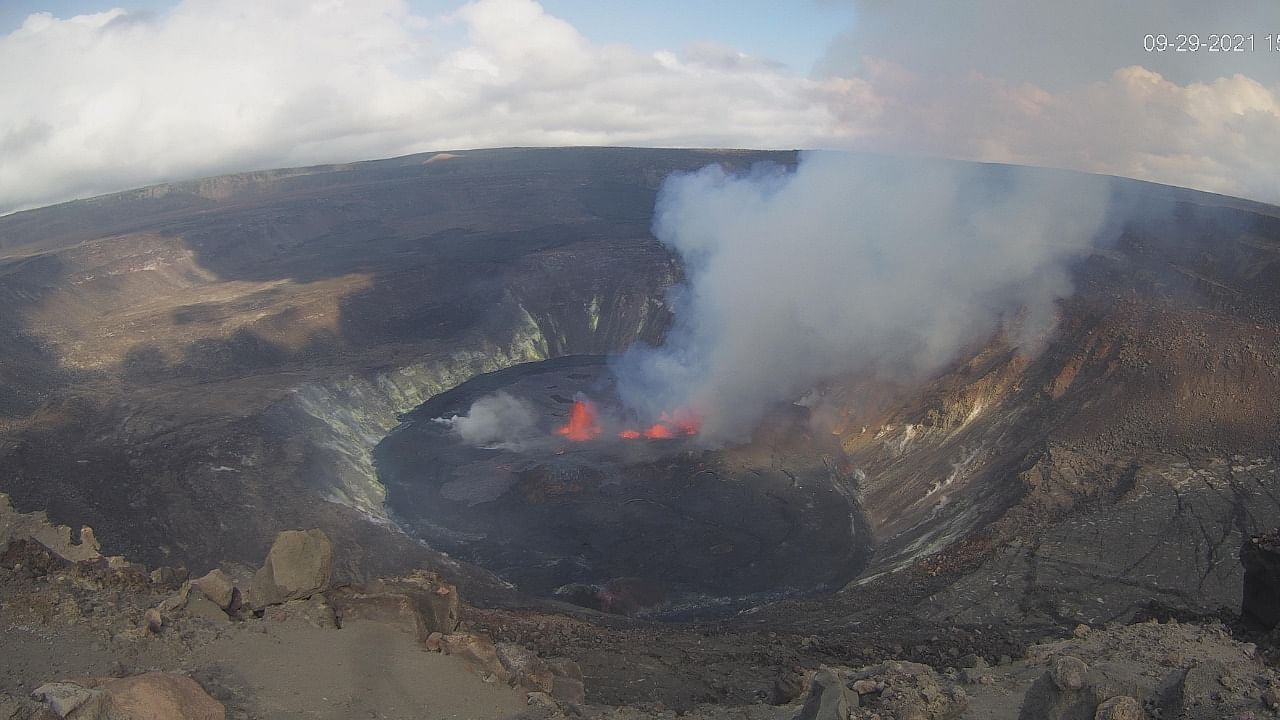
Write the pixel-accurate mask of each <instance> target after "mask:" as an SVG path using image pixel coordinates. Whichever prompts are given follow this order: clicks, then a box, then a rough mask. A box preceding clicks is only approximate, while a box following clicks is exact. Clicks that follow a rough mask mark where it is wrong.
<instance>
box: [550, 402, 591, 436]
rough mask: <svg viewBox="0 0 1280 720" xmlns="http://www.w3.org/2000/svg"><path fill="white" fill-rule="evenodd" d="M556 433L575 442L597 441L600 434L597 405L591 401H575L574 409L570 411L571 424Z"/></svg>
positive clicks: (565, 425) (566, 424)
mask: <svg viewBox="0 0 1280 720" xmlns="http://www.w3.org/2000/svg"><path fill="white" fill-rule="evenodd" d="M556 432H558V433H560V434H561V435H563V436H565V437H567V438H569V439H570V440H572V441H574V442H586V441H588V440H593V439H595V437H596V436H597V435H599V434H600V423H599V422H598V421H597V420H596V406H595V403H593V402H591V401H590V400H575V401H574V403H573V409H572V410H570V411H569V422H567V423H565V424H564V425H563V426H561V427H560V428H558V429H557V430H556Z"/></svg>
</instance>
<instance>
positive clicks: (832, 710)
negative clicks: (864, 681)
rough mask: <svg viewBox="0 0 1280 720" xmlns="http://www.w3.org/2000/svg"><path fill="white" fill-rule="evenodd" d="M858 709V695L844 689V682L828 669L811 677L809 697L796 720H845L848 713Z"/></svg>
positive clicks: (846, 688)
mask: <svg viewBox="0 0 1280 720" xmlns="http://www.w3.org/2000/svg"><path fill="white" fill-rule="evenodd" d="M856 707H858V693H856V692H854V691H852V690H850V689H849V688H848V687H845V684H844V681H843V680H841V679H840V677H839V676H837V675H836V674H835V673H834V672H832V671H831V670H830V669H828V668H822V669H821V670H819V671H818V672H817V674H816V675H814V676H813V683H812V684H811V685H810V686H809V696H808V697H807V698H806V699H805V701H804V707H803V708H801V710H800V714H799V715H796V720H845V719H846V718H848V717H849V711H850V710H851V709H853V708H856Z"/></svg>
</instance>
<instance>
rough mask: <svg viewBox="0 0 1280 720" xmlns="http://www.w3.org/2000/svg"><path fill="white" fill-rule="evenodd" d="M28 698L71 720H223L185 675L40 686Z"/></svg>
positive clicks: (220, 708)
mask: <svg viewBox="0 0 1280 720" xmlns="http://www.w3.org/2000/svg"><path fill="white" fill-rule="evenodd" d="M34 696H35V697H36V698H37V699H38V700H41V701H42V702H43V703H44V704H45V707H46V708H48V709H49V710H50V711H52V713H53V714H54V715H55V716H56V717H62V718H69V719H71V720H225V718H226V716H227V715H226V710H225V709H224V708H223V706H222V703H219V702H218V701H217V700H214V699H213V698H211V697H209V694H208V693H206V692H205V691H204V688H202V687H200V684H199V683H197V682H196V681H194V680H192V679H191V678H189V677H187V676H185V675H177V674H174V673H165V672H150V673H145V674H142V675H135V676H133V677H126V678H91V679H88V680H81V681H75V682H58V683H49V684H47V685H42V686H41V687H39V688H37V689H36V691H35V693H34Z"/></svg>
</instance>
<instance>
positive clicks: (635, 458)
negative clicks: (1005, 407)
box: [375, 357, 869, 614]
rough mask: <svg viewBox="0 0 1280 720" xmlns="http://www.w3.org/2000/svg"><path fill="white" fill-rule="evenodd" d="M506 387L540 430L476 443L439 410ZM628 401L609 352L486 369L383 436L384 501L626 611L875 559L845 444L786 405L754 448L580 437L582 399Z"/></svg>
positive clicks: (749, 594)
mask: <svg viewBox="0 0 1280 720" xmlns="http://www.w3.org/2000/svg"><path fill="white" fill-rule="evenodd" d="M498 390H502V391H505V392H507V393H510V394H511V395H514V396H516V397H517V398H520V399H522V400H524V401H525V402H527V403H529V404H530V405H531V406H532V407H534V408H535V409H536V413H537V416H538V417H539V418H541V420H540V422H542V423H545V427H540V428H539V430H540V432H539V436H540V438H541V439H539V440H537V441H535V442H533V443H526V444H525V445H523V446H521V447H518V448H481V447H473V446H470V445H468V444H466V443H464V442H462V441H461V439H460V438H459V437H458V436H457V435H456V434H455V433H454V432H453V431H452V430H451V429H450V428H449V427H448V426H447V425H444V424H442V423H439V422H435V421H434V418H440V417H451V416H453V415H462V414H466V413H467V411H468V410H469V408H470V407H471V404H472V402H474V401H475V400H476V399H478V398H481V397H484V396H486V395H489V394H491V393H493V392H495V391H498ZM580 392H581V393H585V394H586V395H588V396H589V397H591V398H592V399H593V400H594V401H595V402H597V403H598V404H599V405H600V406H601V407H602V408H605V409H607V408H609V407H610V406H612V405H614V404H615V403H616V400H615V396H614V391H613V386H612V382H611V380H610V378H609V373H608V371H607V368H606V366H605V361H604V359H603V358H599V357H570V358H561V359H557V360H550V361H547V362H542V363H532V364H528V365H522V366H518V367H515V368H510V369H507V370H503V371H499V372H495V373H490V374H487V375H484V376H481V377H478V378H475V379H473V380H471V381H469V382H467V383H464V384H463V385H460V386H458V387H457V388H455V389H453V390H451V391H449V392H446V393H443V394H441V395H438V396H436V397H434V398H432V399H431V400H429V401H428V402H426V403H424V404H423V405H422V406H420V407H419V408H417V409H416V410H415V411H414V412H412V413H411V414H410V415H409V416H408V417H407V418H406V420H405V422H404V423H403V424H402V425H401V426H400V427H399V428H397V429H396V430H395V431H394V432H393V433H392V434H391V435H389V436H388V437H387V438H386V439H385V440H383V442H382V443H381V444H380V445H379V446H378V447H377V449H376V451H375V459H376V461H377V465H378V472H379V476H380V478H381V480H382V482H383V483H384V484H385V485H386V488H387V507H388V508H389V509H390V510H391V512H392V514H393V516H394V517H395V519H396V520H397V522H399V523H400V524H401V525H402V526H404V527H405V528H406V529H407V530H408V531H410V532H412V533H414V534H416V535H417V536H418V537H420V538H422V539H423V540H425V541H427V542H428V543H430V544H431V545H433V546H435V547H438V548H440V549H442V550H445V551H447V552H449V553H450V554H452V555H454V556H455V557H457V558H459V559H462V560H467V561H470V562H473V563H476V564H479V565H481V566H484V567H487V568H489V569H490V570H492V571H494V572H497V573H498V574H499V575H501V576H502V577H504V578H505V579H507V580H509V581H511V582H513V583H514V584H515V585H516V586H517V587H519V588H520V589H522V590H523V591H525V592H529V593H532V594H536V595H544V596H559V597H562V598H565V599H568V600H571V601H573V602H577V603H579V604H582V605H587V606H594V607H598V608H600V609H604V610H609V611H614V612H635V611H637V610H640V609H644V608H649V609H651V610H652V611H655V612H657V613H663V612H666V613H668V614H688V613H691V612H693V613H697V612H699V611H707V610H710V609H732V608H735V607H741V606H743V605H744V604H749V603H750V602H752V601H755V600H759V599H764V598H765V597H775V596H778V595H783V594H793V593H798V592H805V591H813V590H821V589H828V588H834V587H839V586H840V585H842V584H843V583H845V582H847V581H848V580H850V579H851V578H853V577H854V576H856V575H857V573H858V572H859V571H860V570H861V568H862V567H863V566H864V565H865V562H866V556H867V555H868V550H869V549H868V543H867V537H866V533H865V532H864V530H863V524H862V514H861V511H860V509H859V507H858V506H857V503H856V502H855V501H854V500H852V497H853V493H852V492H851V484H850V482H851V481H850V479H849V478H848V477H847V475H846V474H845V470H847V468H844V467H843V455H842V453H841V451H840V448H839V446H838V444H836V443H835V442H833V441H832V440H831V439H830V438H829V437H824V436H822V435H821V434H816V435H815V434H814V433H812V432H810V431H809V430H808V428H807V423H806V422H805V418H804V411H803V409H801V408H789V409H787V410H785V411H782V412H781V413H780V415H781V417H779V418H778V419H777V421H776V422H775V423H774V425H776V426H777V427H773V428H770V429H766V430H765V431H763V432H762V433H761V434H760V436H759V437H758V439H757V441H756V442H754V443H752V444H751V445H748V446H745V447H742V448H735V449H731V450H724V451H720V450H717V451H711V450H704V449H699V448H697V447H696V445H695V444H694V443H693V442H691V441H689V440H670V441H625V440H620V439H617V438H616V437H614V436H613V434H612V433H606V434H605V435H602V436H601V439H599V440H596V441H592V442H588V443H573V442H570V441H568V440H566V439H564V438H562V437H560V436H558V435H556V433H555V432H554V430H555V428H556V427H557V426H559V425H561V424H563V423H564V422H565V420H566V418H567V417H568V413H569V409H570V407H571V406H572V403H573V398H574V396H575V394H577V393H580Z"/></svg>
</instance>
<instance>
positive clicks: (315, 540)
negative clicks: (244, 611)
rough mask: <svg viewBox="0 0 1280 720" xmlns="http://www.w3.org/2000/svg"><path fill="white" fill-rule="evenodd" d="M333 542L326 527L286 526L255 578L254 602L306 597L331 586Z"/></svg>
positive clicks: (281, 600)
mask: <svg viewBox="0 0 1280 720" xmlns="http://www.w3.org/2000/svg"><path fill="white" fill-rule="evenodd" d="M332 572H333V545H332V544H331V543H330V542H329V537H328V536H327V535H325V534H324V531H323V530H319V529H314V528H313V529H311V530H285V531H284V532H282V533H280V534H279V535H277V536H276V541H275V543H273V544H272V545H271V551H270V552H269V553H267V559H266V562H264V563H263V565H262V569H261V570H259V571H258V574H257V575H255V576H254V578H253V591H252V593H251V594H250V602H252V603H253V605H254V606H256V607H260V608H261V607H266V606H267V605H278V604H280V603H284V602H288V601H289V600H303V599H306V598H309V597H311V596H312V595H314V594H316V593H318V592H322V591H324V590H326V589H328V587H329V579H330V575H331V573H332Z"/></svg>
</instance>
